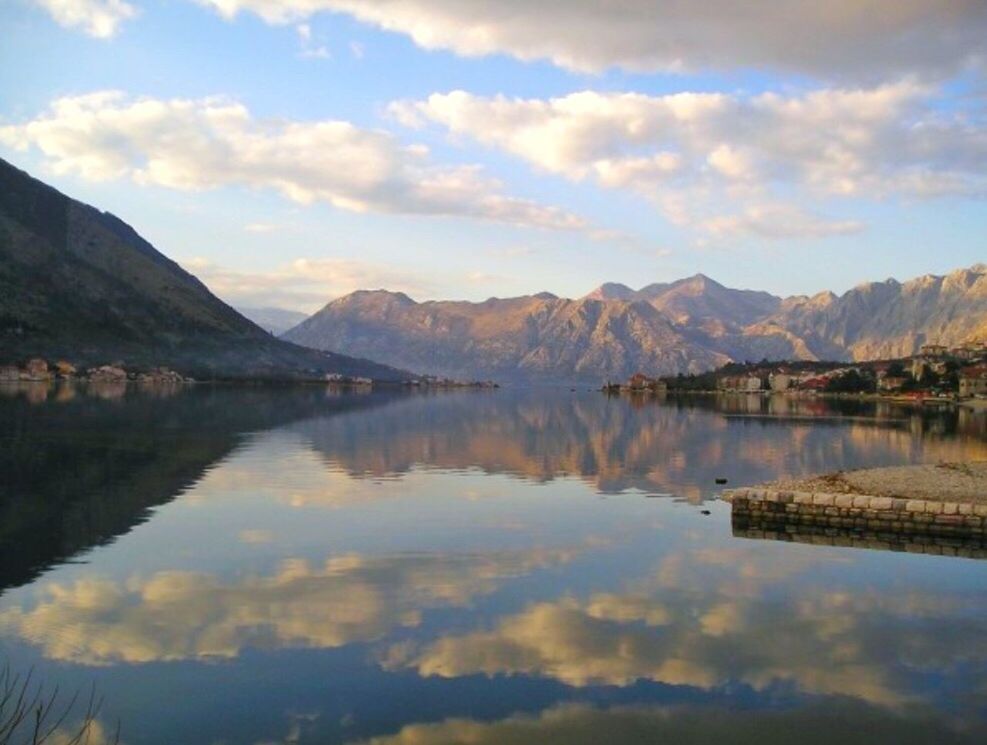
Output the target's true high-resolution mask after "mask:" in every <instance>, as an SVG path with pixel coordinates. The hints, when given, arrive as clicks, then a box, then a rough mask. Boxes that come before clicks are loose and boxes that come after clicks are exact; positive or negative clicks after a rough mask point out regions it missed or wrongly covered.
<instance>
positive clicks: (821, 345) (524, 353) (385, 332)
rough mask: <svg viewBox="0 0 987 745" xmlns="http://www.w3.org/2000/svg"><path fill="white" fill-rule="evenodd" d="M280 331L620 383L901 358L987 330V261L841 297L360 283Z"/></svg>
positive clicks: (704, 289)
mask: <svg viewBox="0 0 987 745" xmlns="http://www.w3.org/2000/svg"><path fill="white" fill-rule="evenodd" d="M283 338H285V339H288V340H290V341H293V342H295V343H298V344H303V345H306V346H311V347H313V348H316V349H338V350H342V351H345V352H346V353H348V354H354V355H360V356H366V357H370V358H373V359H377V360H380V361H382V362H385V363H387V364H390V365H395V366H398V367H406V368H411V369H417V370H422V371H426V372H429V373H434V374H440V375H448V376H451V377H467V378H485V377H490V378H495V379H504V380H511V379H525V380H533V379H539V378H543V379H554V380H570V381H576V380H586V381H593V382H599V381H600V380H602V379H608V378H609V379H621V378H624V377H626V376H628V375H630V374H632V373H634V372H636V371H639V370H640V371H644V372H647V373H649V374H652V375H659V374H661V375H667V374H674V373H679V372H698V371H701V370H707V369H710V368H713V367H716V366H718V365H720V364H723V363H725V362H728V361H731V360H759V359H762V358H769V359H808V360H815V359H825V360H865V359H882V358H895V357H904V356H908V355H910V354H913V353H915V352H917V351H918V349H919V348H920V347H921V345H922V344H926V343H941V344H950V345H952V344H959V343H962V342H965V341H968V340H973V339H985V338H987V265H984V264H977V265H975V266H972V267H970V268H968V269H960V270H957V271H954V272H952V273H950V274H948V275H946V276H933V275H926V276H923V277H918V278H917V279H913V280H910V281H907V282H904V283H901V282H898V281H896V280H893V279H889V280H887V281H884V282H868V283H865V284H861V285H859V286H857V287H855V288H853V289H852V290H849V291H848V292H846V293H844V294H843V295H842V296H837V295H835V294H834V293H831V292H822V293H819V294H817V295H813V296H811V297H808V296H794V297H787V298H782V297H777V296H775V295H771V294H769V293H767V292H758V291H753V290H737V289H732V288H729V287H726V286H724V285H722V284H720V283H719V282H716V281H714V280H712V279H710V278H709V277H706V276H704V275H702V274H697V275H695V276H693V277H689V278H686V279H681V280H678V281H676V282H669V283H656V284H650V285H647V286H646V287H643V288H641V289H639V290H634V289H632V288H630V287H628V286H626V285H622V284H617V283H607V284H603V285H601V286H600V287H598V288H597V289H595V290H594V291H593V292H591V293H589V294H588V295H586V296H585V297H582V298H578V299H566V298H559V297H557V296H555V295H552V294H551V293H539V294H536V295H527V296H522V297H516V298H508V299H499V298H491V299H489V300H486V301H484V302H478V303H473V302H461V301H429V302H416V301H414V300H412V299H411V298H410V297H408V296H407V295H405V294H403V293H400V292H388V291H384V290H374V291H358V292H354V293H351V294H349V295H346V296H344V297H341V298H339V299H337V300H334V301H332V302H330V303H329V304H327V305H326V306H325V307H324V308H322V309H321V310H320V311H318V312H317V313H315V314H314V315H313V316H311V317H310V318H308V319H307V320H305V321H303V322H302V323H300V324H299V325H297V326H295V327H294V328H293V329H290V330H289V331H287V332H286V333H285V334H284V335H283Z"/></svg>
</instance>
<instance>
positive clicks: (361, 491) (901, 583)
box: [0, 386, 987, 745]
mask: <svg viewBox="0 0 987 745" xmlns="http://www.w3.org/2000/svg"><path fill="white" fill-rule="evenodd" d="M985 459H987V423H985V420H984V417H983V416H982V415H980V416H978V415H976V414H974V413H972V412H965V411H956V410H945V411H930V410H921V409H918V410H916V409H910V408H904V407H895V406H890V405H883V404H882V405H878V404H874V403H860V402H841V403H838V404H837V403H830V402H825V401H816V400H804V401H803V400H792V399H786V398H781V397H776V398H761V397H750V398H748V397H731V398H713V397H710V398H692V399H685V400H676V399H668V400H664V401H658V400H653V399H629V398H620V397H612V398H608V397H606V396H605V395H603V394H601V393H598V392H594V391H587V390H584V389H581V390H579V391H570V390H568V389H561V390H556V389H535V390H509V389H503V390H496V391H462V392H451V393H441V394H423V393H397V392H394V393H386V392H385V393H365V394H361V393H339V392H333V391H326V390H324V389H322V388H319V387H298V388H261V387H232V386H230V387H222V386H217V387H210V386H194V387H190V388H184V389H172V390H150V391H148V390H143V391H142V390H139V389H137V388H134V387H130V388H127V387H122V388H111V389H99V388H95V387H94V388H91V389H74V388H46V387H42V386H33V387H32V386H23V387H8V388H5V389H3V390H0V661H2V662H3V663H4V664H6V665H8V666H9V668H10V669H12V670H14V671H27V670H33V675H34V676H35V679H36V680H38V681H43V682H44V683H45V684H46V685H51V686H54V685H57V686H58V687H59V689H60V690H61V691H73V690H88V689H89V687H90V686H93V685H94V686H95V687H96V690H97V691H98V692H99V694H100V695H101V696H102V698H103V700H104V703H103V706H102V708H101V710H100V714H99V722H100V725H99V727H98V728H97V731H96V732H95V736H94V738H93V740H92V742H93V743H94V744H95V743H98V742H99V740H100V737H101V736H102V735H104V734H106V733H108V732H109V731H110V730H111V729H112V728H113V727H114V726H115V724H116V723H117V722H119V723H120V727H121V741H122V742H124V743H128V744H137V743H145V744H151V743H161V744H164V743H168V744H176V743H181V744H183V745H199V744H202V745H206V744H207V743H210V744H211V743H229V744H231V745H232V744H234V743H235V744H239V743H251V744H255V743H256V744H259V743H367V742H373V743H376V744H377V745H392V744H393V745H398V744H406V745H411V744H414V745H432V744H439V743H442V744H445V743H474V744H476V745H486V744H487V743H490V744H491V745H493V744H494V743H529V742H530V743H604V742H605V743H618V744H619V743H645V742H649V743H650V742H668V743H708V742H718V743H755V742H756V743H762V744H765V743H767V744H770V743H787V742H799V743H817V742H818V743H824V742H825V743H829V742H840V743H884V742H887V743H953V742H955V743H967V742H969V743H983V742H987V561H978V560H972V559H963V558H956V557H944V556H934V555H927V554H912V553H905V552H894V551H880V550H863V549H854V548H841V547H836V546H824V545H811V544H808V543H799V542H781V541H770V540H756V539H751V538H747V537H743V536H740V535H734V530H733V528H732V527H731V519H730V509H729V505H727V504H725V503H723V502H720V501H717V500H716V495H717V493H718V492H719V490H720V489H722V488H724V487H722V486H718V485H717V484H716V483H715V479H717V478H727V479H729V486H743V485H749V484H754V483H758V482H761V481H765V480H769V479H775V478H779V477H785V476H798V475H803V474H810V473H817V472H823V471H832V470H836V469H846V468H858V467H868V466H878V465H897V464H907V463H918V462H930V463H935V462H938V461H940V460H946V461H962V460H985ZM707 513H708V514H707Z"/></svg>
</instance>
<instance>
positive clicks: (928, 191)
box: [390, 81, 987, 238]
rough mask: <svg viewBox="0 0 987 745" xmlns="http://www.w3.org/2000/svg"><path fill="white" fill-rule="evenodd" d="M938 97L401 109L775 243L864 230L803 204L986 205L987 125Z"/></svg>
mask: <svg viewBox="0 0 987 745" xmlns="http://www.w3.org/2000/svg"><path fill="white" fill-rule="evenodd" d="M934 96H935V90H934V89H932V88H930V87H928V86H925V85H921V84H919V83H916V82H914V81H902V82H898V83H895V84H888V85H882V86H878V87H874V88H865V89H822V90H816V91H812V92H808V93H800V94H793V95H780V94H776V93H763V94H758V95H753V96H746V95H741V94H727V93H691V92H685V93H675V94H669V95H662V96H649V95H645V94H640V93H600V92H595V91H583V92H578V93H572V94H570V95H566V96H562V97H559V98H552V99H519V98H508V97H504V96H496V97H480V96H475V95H472V94H470V93H466V92H464V91H453V92H450V93H443V94H439V93H437V94H433V95H431V96H429V97H428V98H427V99H425V100H421V101H403V102H396V103H393V104H392V105H391V107H390V111H391V112H392V114H393V115H394V116H395V117H396V118H397V119H398V120H399V121H401V122H403V123H404V124H406V125H409V126H422V125H424V124H425V123H429V122H431V123H437V124H439V125H441V126H442V127H444V128H446V129H447V131H448V132H449V133H450V135H452V136H453V137H454V138H457V139H463V138H468V139H472V140H475V141H477V142H479V143H481V144H483V145H486V146H489V147H494V148H498V149H501V150H504V151H506V152H509V153H511V154H513V155H516V156H518V157H520V158H523V159H524V160H526V161H528V162H529V163H531V164H532V165H534V166H536V167H537V168H538V169H540V170H543V171H547V172H550V173H555V174H560V175H563V176H565V177H567V178H569V179H571V180H574V181H584V180H590V181H594V182H596V183H598V184H600V185H601V186H604V187H609V188H625V189H631V190H633V191H635V192H638V193H643V194H645V195H647V196H649V197H651V198H653V199H654V200H655V201H656V202H657V203H658V204H659V205H661V207H662V208H663V210H664V212H665V214H666V216H667V217H669V218H670V219H671V220H673V221H674V222H676V223H681V224H688V225H692V226H701V227H703V228H704V229H705V230H707V231H708V232H710V233H712V234H715V235H726V234H742V233H747V234H755V235H759V236H762V237H769V238H770V237H790V236H794V235H803V236H820V235H830V234H841V233H848V232H854V231H856V230H859V229H860V227H861V226H860V224H859V223H857V222H855V221H852V220H830V219H825V218H824V217H822V216H821V215H819V214H817V213H815V212H811V211H808V210H806V209H804V208H800V207H798V206H796V205H798V204H804V203H808V202H809V201H810V200H813V201H818V200H819V199H821V198H825V199H834V198H837V199H838V198H840V197H856V198H873V197H878V198H880V197H888V196H905V197H909V198H922V197H929V196H938V195H945V194H961V195H966V196H983V195H984V194H985V193H987V177H985V176H984V174H985V172H987V129H985V128H984V127H983V126H982V124H981V120H982V116H980V115H979V114H977V113H976V112H972V113H971V112H970V111H964V110H961V111H955V110H954V111H953V112H951V113H946V112H944V111H943V110H940V109H937V108H936V105H935V104H936V100H935V98H934ZM724 205H725V206H726V207H727V209H726V210H724V209H723V207H724Z"/></svg>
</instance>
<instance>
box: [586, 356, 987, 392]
mask: <svg viewBox="0 0 987 745" xmlns="http://www.w3.org/2000/svg"><path fill="white" fill-rule="evenodd" d="M604 389H605V390H606V391H608V392H625V393H650V394H662V393H666V392H683V393H684V392H713V391H719V392H726V393H749V394H758V393H803V394H807V395H818V394H845V395H875V396H880V397H891V398H899V399H914V400H929V401H930V402H931V401H940V400H941V401H952V400H961V401H980V400H984V401H985V402H987V342H983V341H974V342H969V343H966V344H963V345H960V346H958V347H946V346H944V345H940V344H926V345H924V346H922V347H921V348H920V350H919V353H918V354H916V355H913V356H911V357H905V358H901V359H892V360H876V361H869V362H853V363H846V362H818V361H809V360H795V361H782V362H771V361H768V360H762V361H761V362H743V363H741V362H731V363H728V364H726V365H724V366H722V367H720V368H718V369H717V370H713V371H710V372H705V373H699V374H695V375H681V374H680V375H675V376H668V377H664V378H652V377H649V376H647V375H645V374H643V373H636V374H635V375H633V376H631V378H630V379H628V380H627V381H626V382H625V383H618V384H615V383H609V382H608V383H607V384H606V385H605V386H604Z"/></svg>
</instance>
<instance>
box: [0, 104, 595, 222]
mask: <svg viewBox="0 0 987 745" xmlns="http://www.w3.org/2000/svg"><path fill="white" fill-rule="evenodd" d="M0 142H2V143H6V144H7V145H9V146H11V147H14V148H17V149H20V150H26V149H28V148H30V147H35V148H37V149H38V150H40V151H41V152H42V153H43V154H44V155H45V157H46V158H47V159H48V162H49V164H50V166H51V167H52V168H53V169H54V170H55V171H56V172H58V173H75V174H78V175H79V176H81V177H83V178H86V179H91V180H107V179H121V178H129V179H131V180H133V181H134V182H136V183H139V184H153V185H157V186H164V187H168V188H172V189H184V190H198V189H214V188H219V187H224V186H245V187H251V188H260V189H273V190H275V191H277V192H279V193H281V194H282V195H283V196H285V197H286V198H288V199H290V200H292V201H295V202H298V203H301V204H311V203H313V202H326V203H329V204H331V205H333V206H334V207H336V208H338V209H343V210H349V211H353V212H379V213H388V214H400V215H426V216H441V217H463V218H474V219H479V220H491V221H496V222H502V223H508V224H512V225H521V226H527V227H538V228H547V229H555V230H584V229H587V228H588V226H587V224H586V223H585V221H584V220H582V219H581V218H579V217H577V216H575V215H573V214H570V213H568V212H565V211H563V210H561V209H558V208H555V207H549V206H543V205H540V204H536V203H534V202H530V201H527V200H523V199H517V198H513V197H510V196H507V195H505V194H503V193H502V185H501V184H500V183H499V182H497V181H495V180H493V179H491V178H489V177H487V176H485V175H484V174H483V173H482V170H481V169H480V168H479V167H478V166H472V165H464V166H436V165H432V164H430V163H429V160H428V151H427V149H426V148H424V147H422V146H420V145H411V146H404V145H402V144H400V143H399V142H398V141H397V140H396V139H395V138H394V137H393V136H391V135H390V134H388V133H387V132H383V131H380V130H369V129H361V128H359V127H356V126H354V125H353V124H350V123H349V122H345V121H336V120H321V121H285V120H264V119H257V118H254V117H253V116H252V115H251V114H250V112H249V111H248V109H247V108H246V107H245V106H244V105H243V104H240V103H238V102H236V101H232V100H229V99H225V98H204V99H155V98H136V99H133V98H127V97H126V96H125V95H124V94H123V93H120V92H115V91H101V92H96V93H90V94H88V95H81V96H69V97H65V98H60V99H57V100H55V101H54V102H52V104H51V105H50V107H49V109H48V111H47V112H45V113H44V114H42V115H40V116H38V117H37V118H35V119H33V120H31V121H28V122H25V123H22V124H15V125H8V126H4V127H0Z"/></svg>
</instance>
